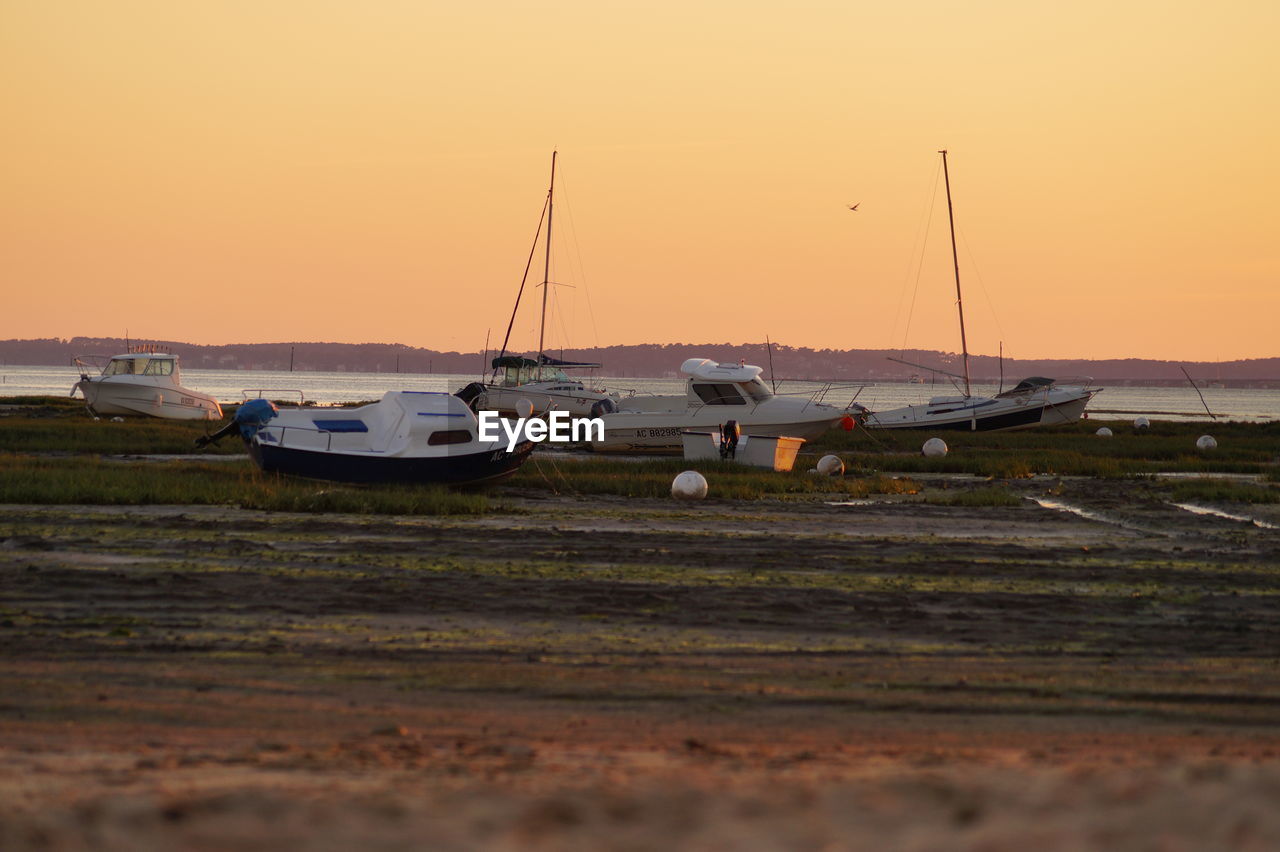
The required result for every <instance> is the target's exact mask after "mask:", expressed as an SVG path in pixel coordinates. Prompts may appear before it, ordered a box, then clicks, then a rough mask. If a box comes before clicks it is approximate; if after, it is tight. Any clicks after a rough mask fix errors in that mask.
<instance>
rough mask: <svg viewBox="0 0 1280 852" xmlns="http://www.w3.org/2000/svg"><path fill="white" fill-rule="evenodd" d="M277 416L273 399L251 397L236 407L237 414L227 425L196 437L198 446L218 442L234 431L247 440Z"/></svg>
mask: <svg viewBox="0 0 1280 852" xmlns="http://www.w3.org/2000/svg"><path fill="white" fill-rule="evenodd" d="M275 416H276V406H275V403H273V402H272V401H271V400H269V399H251V400H249V401H248V402H246V403H244V404H243V405H241V406H240V407H239V408H238V409H236V416H235V417H233V418H232V419H231V422H230V423H228V424H227V425H226V426H223V427H222V428H221V429H219V430H218V431H217V432H214V433H213V434H212V435H203V436H201V437H199V438H196V446H197V447H207V446H209V445H210V444H216V443H217V442H218V441H221V440H222V439H223V438H225V437H227V436H228V435H230V434H231V433H232V432H239V433H240V437H241V438H243V439H244V440H246V441H247V440H249V439H250V438H252V437H253V436H254V435H255V434H256V433H257V431H258V430H259V429H261V428H262V427H263V426H266V425H267V422H268V421H269V420H271V418H273V417H275Z"/></svg>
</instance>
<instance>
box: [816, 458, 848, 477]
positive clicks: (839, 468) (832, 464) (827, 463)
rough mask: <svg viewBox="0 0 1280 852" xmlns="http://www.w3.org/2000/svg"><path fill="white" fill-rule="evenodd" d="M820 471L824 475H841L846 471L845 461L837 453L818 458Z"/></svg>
mask: <svg viewBox="0 0 1280 852" xmlns="http://www.w3.org/2000/svg"><path fill="white" fill-rule="evenodd" d="M818 473H820V474H822V475H823V476H841V475H842V474H843V473H844V461H843V460H842V459H841V458H840V457H839V456H837V455H825V456H823V457H822V458H820V459H818Z"/></svg>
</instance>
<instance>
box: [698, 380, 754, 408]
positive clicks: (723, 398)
mask: <svg viewBox="0 0 1280 852" xmlns="http://www.w3.org/2000/svg"><path fill="white" fill-rule="evenodd" d="M693 390H694V393H696V394H697V395H698V397H699V398H700V399H701V400H702V401H703V402H705V403H706V404H707V405H746V404H747V401H746V400H745V399H743V398H742V394H740V393H738V389H737V388H736V387H734V386H733V385H730V384H716V385H705V384H695V385H694V386H693Z"/></svg>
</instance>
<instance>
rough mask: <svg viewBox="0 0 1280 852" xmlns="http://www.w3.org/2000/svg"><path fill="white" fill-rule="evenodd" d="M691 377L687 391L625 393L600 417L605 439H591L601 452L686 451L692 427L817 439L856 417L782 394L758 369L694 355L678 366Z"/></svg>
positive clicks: (831, 406) (848, 411)
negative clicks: (733, 426)
mask: <svg viewBox="0 0 1280 852" xmlns="http://www.w3.org/2000/svg"><path fill="white" fill-rule="evenodd" d="M680 372H681V373H683V374H684V375H685V376H687V377H688V379H687V381H686V383H685V393H684V394H683V395H679V394H676V395H654V396H633V397H624V398H623V399H621V400H620V402H619V403H618V409H617V410H616V411H613V412H605V413H602V414H600V415H599V417H600V419H601V421H602V422H603V423H604V437H603V439H600V440H595V441H592V442H591V448H592V449H593V450H596V451H598V452H625V453H670V454H680V453H682V452H683V451H684V440H683V435H684V433H685V432H688V431H708V430H712V429H718V428H720V427H721V426H722V425H723V424H725V423H727V422H729V421H730V420H734V421H737V423H738V426H739V427H740V428H741V430H742V434H743V435H772V436H777V437H791V438H803V439H805V440H809V439H812V438H816V437H817V436H819V435H821V434H822V433H823V432H825V431H827V430H828V429H830V428H831V427H833V426H835V425H836V424H838V423H841V422H842V421H845V420H846V418H848V423H849V425H850V426H851V425H852V422H853V419H854V415H853V414H852V413H851V410H850V409H841V408H837V407H836V406H834V405H829V404H827V403H824V402H818V401H817V400H815V399H813V398H812V397H809V396H780V395H778V394H775V393H774V392H773V391H772V390H770V388H769V386H768V385H767V384H765V383H764V381H763V380H762V379H761V378H760V373H761V372H762V371H761V369H760V368H759V367H756V366H752V365H750V364H745V363H742V362H739V363H737V364H719V363H716V362H715V361H712V360H710V359H707V358H690V359H688V360H687V361H685V362H684V363H683V364H682V365H681V366H680Z"/></svg>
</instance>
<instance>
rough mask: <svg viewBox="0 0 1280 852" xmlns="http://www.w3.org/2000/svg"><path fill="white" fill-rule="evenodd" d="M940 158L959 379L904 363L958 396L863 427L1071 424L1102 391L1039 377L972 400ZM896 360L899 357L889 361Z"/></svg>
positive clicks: (875, 415)
mask: <svg viewBox="0 0 1280 852" xmlns="http://www.w3.org/2000/svg"><path fill="white" fill-rule="evenodd" d="M938 153H939V154H941V155H942V173H943V176H944V178H945V181H946V187H947V221H948V223H949V224H950V226H951V262H952V265H953V267H954V268H955V278H956V309H957V312H958V313H959V318H960V348H961V351H962V353H963V361H962V364H963V369H964V373H963V374H962V375H957V374H955V373H949V372H946V371H944V370H938V369H936V368H932V367H925V366H924V365H921V364H910V363H909V362H906V361H902V362H901V363H904V364H908V365H909V366H912V367H920V368H923V369H928V370H932V371H933V372H936V373H941V374H943V375H946V376H950V377H952V378H953V379H958V380H961V381H963V382H964V394H963V396H936V397H934V398H933V399H931V400H929V401H928V402H927V403H922V404H920V405H907V406H903V407H901V408H893V409H889V410H887V411H873V412H870V413H868V414H867V416H866V419H865V420H864V421H863V425H864V426H865V427H866V428H868V429H928V430H938V429H945V430H966V431H973V432H993V431H1000V430H1006V429H1030V428H1033V427H1035V426H1053V425H1059V424H1062V423H1072V422H1074V421H1076V420H1079V419H1080V418H1081V417H1082V416H1084V411H1085V408H1086V407H1087V406H1088V404H1089V400H1091V399H1093V397H1094V395H1096V394H1097V393H1099V392H1100V391H1101V390H1102V388H1095V387H1092V386H1091V380H1089V379H1082V380H1072V381H1068V380H1061V381H1060V380H1058V379H1049V378H1045V377H1043V376H1032V377H1030V378H1027V379H1023V380H1022V381H1021V382H1019V383H1018V384H1017V385H1015V386H1014V387H1013V388H1012V389H1011V390H1007V391H1002V392H1000V393H997V394H996V395H995V396H993V397H989V396H974V395H973V393H972V391H971V387H970V383H969V345H968V341H967V340H966V338H965V330H964V302H963V300H962V298H961V292H960V259H959V253H958V252H957V250H956V222H955V213H954V211H953V209H952V206H951V173H950V171H949V170H948V168H947V152H946V150H945V149H943V150H941V151H939V152H938ZM892 360H895V361H897V360H900V359H896V358H895V359H892Z"/></svg>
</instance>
